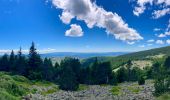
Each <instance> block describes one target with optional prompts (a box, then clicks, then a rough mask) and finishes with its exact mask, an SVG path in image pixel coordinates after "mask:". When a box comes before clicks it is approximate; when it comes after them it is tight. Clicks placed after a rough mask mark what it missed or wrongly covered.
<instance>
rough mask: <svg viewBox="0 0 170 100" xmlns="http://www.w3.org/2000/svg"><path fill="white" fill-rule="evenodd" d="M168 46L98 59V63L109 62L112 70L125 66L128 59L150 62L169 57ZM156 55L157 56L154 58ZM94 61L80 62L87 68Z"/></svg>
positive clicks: (90, 59) (169, 48)
mask: <svg viewBox="0 0 170 100" xmlns="http://www.w3.org/2000/svg"><path fill="white" fill-rule="evenodd" d="M169 51H170V46H167V47H162V48H156V49H151V50H146V51H140V52H135V53H129V54H125V55H121V56H117V57H98V60H99V61H110V62H111V65H112V67H113V69H115V68H117V67H119V66H121V65H123V64H125V63H126V62H127V61H128V60H129V59H131V60H152V59H155V58H154V57H156V58H157V57H159V56H160V55H161V56H162V55H165V56H170V52H169ZM155 55H157V56H155ZM94 60H95V57H92V58H88V59H84V60H82V63H83V66H88V65H90V64H91V62H93V61H94Z"/></svg>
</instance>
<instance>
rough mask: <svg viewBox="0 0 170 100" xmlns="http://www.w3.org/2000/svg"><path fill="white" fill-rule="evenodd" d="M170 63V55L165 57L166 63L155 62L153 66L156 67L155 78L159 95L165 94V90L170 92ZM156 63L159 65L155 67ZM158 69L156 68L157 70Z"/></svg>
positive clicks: (156, 93) (156, 92)
mask: <svg viewBox="0 0 170 100" xmlns="http://www.w3.org/2000/svg"><path fill="white" fill-rule="evenodd" d="M169 64H170V57H167V58H166V59H165V62H164V63H159V64H158V63H157V62H156V63H155V64H154V66H153V69H154V75H155V77H154V79H155V84H154V87H155V95H156V96H159V95H162V94H164V93H165V92H170V90H169V87H170V74H169V71H170V70H169V68H170V66H169ZM155 65H157V67H156V68H155ZM155 69H156V70H155Z"/></svg>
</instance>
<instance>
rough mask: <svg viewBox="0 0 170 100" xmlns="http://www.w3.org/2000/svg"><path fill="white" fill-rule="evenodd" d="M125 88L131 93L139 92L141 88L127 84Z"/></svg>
mask: <svg viewBox="0 0 170 100" xmlns="http://www.w3.org/2000/svg"><path fill="white" fill-rule="evenodd" d="M127 89H128V90H129V91H131V92H132V93H139V92H140V91H141V90H142V89H141V88H140V87H134V86H129V87H127Z"/></svg>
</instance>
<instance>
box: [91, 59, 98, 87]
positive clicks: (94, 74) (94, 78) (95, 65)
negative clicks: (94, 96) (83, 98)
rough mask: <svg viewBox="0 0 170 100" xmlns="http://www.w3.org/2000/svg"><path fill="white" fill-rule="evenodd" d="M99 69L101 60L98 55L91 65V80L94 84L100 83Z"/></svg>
mask: <svg viewBox="0 0 170 100" xmlns="http://www.w3.org/2000/svg"><path fill="white" fill-rule="evenodd" d="M98 69H99V62H98V60H97V57H96V58H95V61H94V63H93V64H92V65H91V82H92V84H98V80H97V75H98Z"/></svg>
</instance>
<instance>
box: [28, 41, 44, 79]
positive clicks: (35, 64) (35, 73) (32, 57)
mask: <svg viewBox="0 0 170 100" xmlns="http://www.w3.org/2000/svg"><path fill="white" fill-rule="evenodd" d="M42 65H43V61H42V59H41V57H40V55H39V54H38V53H37V51H36V48H35V44H34V42H32V45H31V47H30V50H29V58H28V70H29V78H30V79H32V80H41V79H42Z"/></svg>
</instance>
